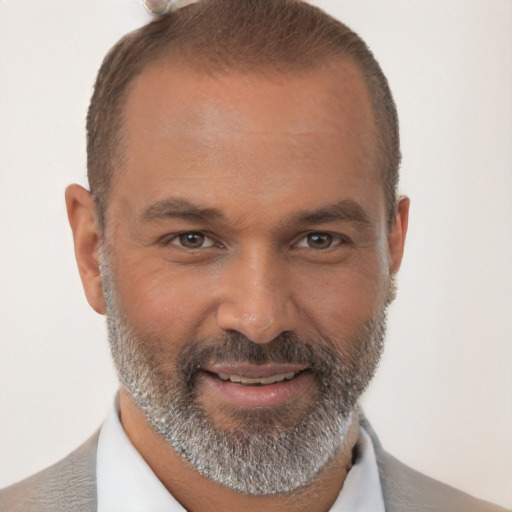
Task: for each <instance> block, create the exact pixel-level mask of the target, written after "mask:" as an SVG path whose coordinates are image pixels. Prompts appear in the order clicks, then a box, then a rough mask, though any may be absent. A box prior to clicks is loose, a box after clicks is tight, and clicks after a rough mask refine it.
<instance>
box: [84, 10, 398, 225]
mask: <svg viewBox="0 0 512 512" xmlns="http://www.w3.org/2000/svg"><path fill="white" fill-rule="evenodd" d="M214 13H215V16H213V14H214ZM162 56H163V60H164V61H165V60H169V61H170V62H171V61H172V60H174V63H176V62H178V61H185V63H186V64H187V65H188V66H189V67H197V68H198V69H199V70H200V72H201V73H203V74H207V75H208V74H210V75H220V74H223V73H229V72H231V71H236V72H247V73H255V72H259V73H260V74H268V73H269V72H270V73H274V74H275V73H276V72H277V73H283V74H285V73H290V72H291V73H304V72H311V71H313V72H314V70H315V69H317V68H318V66H319V65H321V64H322V63H325V62H326V61H332V60H333V59H336V58H338V59H339V58H343V59H349V60H350V61H351V62H353V63H354V64H355V66H356V68H358V69H359V70H360V72H361V74H362V76H363V82H364V83H365V85H366V88H367V90H368V91H369V93H370V99H371V105H372V111H373V115H374V120H375V123H376V127H377V130H376V133H375V139H376V141H377V154H378V155H380V159H379V161H378V162H377V165H378V168H379V172H380V174H381V176H382V183H383V186H384V191H385V195H386V198H387V200H386V202H387V204H388V212H389V220H390V221H391V220H392V218H393V217H394V211H395V210H396V186H397V183H398V168H399V163H400V147H399V134H398V118H397V115H396V107H395V105H394V101H393V98H392V94H391V91H390V89H389V85H388V83H387V79H386V77H385V75H384V73H383V72H382V69H381V68H380V66H379V64H378V62H377V61H376V60H375V58H374V56H373V54H372V52H371V50H369V48H368V47H367V45H366V43H365V42H364V41H363V40H362V39H361V38H360V37H359V36H358V35H357V34H356V33H355V32H353V31H352V30H351V29H350V28H349V27H347V26H346V25H345V24H344V23H342V22H341V21H339V20H336V19H335V18H333V17H332V16H330V15H328V14H327V13H325V12H323V11H321V9H319V8H318V7H316V6H313V5H310V4H308V3H307V2H302V1H299V0H250V1H249V0H248V1H247V2H245V1H244V2H240V1H239V0H202V1H201V2H198V3H194V4H191V5H188V6H185V7H183V8H181V9H178V10H177V11H176V12H174V13H172V14H171V15H169V16H163V17H161V18H160V19H156V20H155V21H153V22H151V23H149V24H148V25H146V26H144V27H141V28H140V29H137V30H136V31H134V32H132V33H130V34H127V35H126V36H125V37H123V38H122V39H121V40H120V41H119V42H118V43H117V44H116V45H115V46H114V47H113V48H112V50H111V51H110V52H109V53H108V54H107V56H106V57H105V60H104V62H103V64H102V66H101V68H100V72H99V73H98V78H97V81H96V85H95V92H94V94H93V98H92V99H91V106H90V108H89V114H88V121H87V127H88V146H87V150H88V176H89V183H90V185H91V190H92V191H93V193H94V194H95V198H96V200H97V205H98V208H99V213H100V219H101V220H102V219H103V215H102V213H103V210H104V209H105V207H106V204H107V203H108V196H109V189H110V188H111V187H112V186H113V185H114V183H113V180H112V178H113V177H114V174H118V172H117V171H118V170H119V169H120V167H121V166H120V165H117V164H118V162H116V159H115V156H116V153H117V154H119V153H120V152H119V151H118V149H119V148H120V147H121V145H120V144H118V141H119V140H120V139H121V137H120V133H118V131H119V130H118V129H119V128H121V129H122V126H121V124H122V123H121V122H120V121H121V116H120V114H121V113H122V112H123V111H124V107H125V104H126V97H127V93H128V92H129V90H130V89H131V85H132V82H133V80H134V79H135V78H136V77H137V76H138V75H140V74H141V73H143V72H144V70H145V69H146V67H147V66H150V65H152V64H153V63H155V62H158V61H159V60H161V57H162ZM127 89H128V90H127Z"/></svg>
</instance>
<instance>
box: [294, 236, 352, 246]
mask: <svg viewBox="0 0 512 512" xmlns="http://www.w3.org/2000/svg"><path fill="white" fill-rule="evenodd" d="M346 243H348V240H347V239H345V238H344V237H341V236H339V235H333V234H332V233H323V232H316V233H308V234H307V235H306V236H304V237H303V238H301V239H300V240H299V242H298V243H297V244H296V247H299V248H309V249H316V250H325V249H330V248H331V247H336V246H338V245H343V244H346Z"/></svg>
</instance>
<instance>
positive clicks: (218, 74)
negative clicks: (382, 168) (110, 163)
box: [107, 54, 381, 203]
mask: <svg viewBox="0 0 512 512" xmlns="http://www.w3.org/2000/svg"><path fill="white" fill-rule="evenodd" d="M201 62H202V61H201V59H194V60H188V61H187V60H186V59H185V58H182V57H180V56H177V57H175V56H174V55H173V56H169V55H167V54H166V55H163V56H159V57H158V58H156V59H152V60H151V61H148V62H147V63H146V64H145V65H144V66H143V67H142V68H141V69H140V71H139V72H138V73H137V74H136V75H134V76H133V77H132V79H131V80H130V83H129V84H128V85H127V86H126V87H125V90H124V94H123V98H122V99H121V101H120V107H121V109H120V112H119V128H118V130H117V136H118V141H117V143H116V144H115V149H114V155H113V156H114V159H115V162H116V165H115V168H114V169H112V171H113V173H112V176H111V182H110V186H109V191H108V196H107V203H108V198H109V196H110V193H111V191H112V189H113V188H114V187H115V186H116V184H117V183H118V179H119V178H120V177H122V166H123V163H124V162H125V160H124V158H123V156H124V155H126V154H127V152H126V151H125V150H126V148H127V145H128V141H127V140H126V137H125V134H126V132H125V128H126V126H127V118H126V112H127V111H126V108H127V105H128V102H129V98H130V96H131V95H132V94H133V92H134V88H135V87H136V84H137V82H138V81H139V80H140V79H142V78H143V76H144V74H145V73H148V72H151V71H155V70H158V69H161V70H162V71H163V72H164V73H166V74H167V73H169V72H170V73H171V74H172V73H173V72H175V73H176V76H180V75H181V76H183V74H190V75H191V76H192V77H194V76H197V77H198V78H199V79H201V78H202V77H206V78H211V79H213V80H217V79H218V80H222V79H225V78H228V79H229V78H230V77H236V78H238V77H247V78H252V77H254V78H256V79H263V80H268V81H269V82H273V81H280V82H282V81H283V80H286V79H288V78H289V79H291V80H293V79H294V78H298V79H301V78H304V77H306V78H307V77H314V76H315V77H316V76H319V75H321V74H324V75H331V77H332V79H331V81H332V84H333V100H332V101H333V104H334V103H335V101H336V98H337V96H336V93H337V92H338V91H336V90H335V85H336V79H337V77H339V76H340V74H339V73H340V72H343V71H342V69H343V68H345V69H348V70H349V72H350V71H355V73H356V74H357V78H358V80H359V81H360V84H361V86H362V88H363V90H364V95H365V96H366V98H365V101H366V102H367V105H368V106H369V113H370V116H371V126H370V127H369V128H370V130H371V139H372V141H371V154H369V155H368V156H369V160H371V162H369V163H368V165H371V166H373V167H374V169H373V170H372V171H373V172H374V173H375V175H376V176H377V177H378V179H379V180H381V177H380V176H378V175H379V170H378V169H377V167H378V162H377V159H378V154H379V150H378V148H377V147H376V146H377V144H376V137H377V136H378V132H379V129H378V126H377V123H376V119H375V109H374V106H373V102H372V95H371V92H370V90H369V87H368V84H367V83H366V81H365V79H364V76H363V73H362V71H361V69H360V66H359V65H358V63H357V62H356V61H355V60H354V59H352V58H351V57H350V56H344V55H342V56H340V55H337V56H332V57H331V56H329V57H326V58H325V59H323V60H322V61H318V62H316V63H311V64H308V65H303V66H293V67H291V68H288V67H286V66H281V67H280V68H275V67H271V66H268V65H258V66H250V67H248V66H240V67H238V66H233V67H229V68H228V67H223V68H221V69H205V68H204V67H202V65H201ZM337 74H338V75H337ZM154 93H155V92H151V91H150V92H148V94H154ZM157 93H158V91H157V92H156V94H157ZM340 172H341V171H340Z"/></svg>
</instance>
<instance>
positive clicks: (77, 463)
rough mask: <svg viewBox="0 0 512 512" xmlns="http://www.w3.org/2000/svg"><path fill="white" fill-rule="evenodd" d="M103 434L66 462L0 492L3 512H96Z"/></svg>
mask: <svg viewBox="0 0 512 512" xmlns="http://www.w3.org/2000/svg"><path fill="white" fill-rule="evenodd" d="M98 436H99V431H98V432H96V433H95V434H94V435H93V436H92V437H91V438H90V439H88V440H87V441H86V442H85V443H84V444H82V445H81V446H80V447H79V448H77V449H76V450H75V451H74V452H72V453H71V454H70V455H68V456H67V457H66V458H64V459H62V460H61V461H60V462H57V463H56V464H54V465H53V466H50V467H49V468H47V469H44V470H43V471H40V472H39V473H36V474H35V475H32V476H30V477H29V478H27V479H25V480H22V481H21V482H18V483H16V484H14V485H11V486H9V487H6V488H5V489H2V490H0V512H22V511H23V512H50V511H51V512H59V511H62V512H64V511H65V512H75V511H76V512H93V511H95V510H96V451H97V446H98Z"/></svg>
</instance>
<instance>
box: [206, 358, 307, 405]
mask: <svg viewBox="0 0 512 512" xmlns="http://www.w3.org/2000/svg"><path fill="white" fill-rule="evenodd" d="M198 377H199V383H200V385H202V391H203V392H204V393H205V394H206V396H205V398H206V397H207V398H208V399H215V400H220V401H221V402H227V403H229V404H230V405H235V406H239V407H272V406H276V405H280V404H282V403H284V402H286V401H289V400H291V399H293V398H298V397H299V396H300V395H301V394H302V395H303V394H304V392H305V391H306V390H307V389H308V387H310V386H312V385H313V374H312V372H311V370H310V368H307V367H304V366H299V365H289V364H279V365H276V364H268V365H252V364H212V365H208V366H207V367H205V368H203V369H201V370H200V371H199V373H198Z"/></svg>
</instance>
